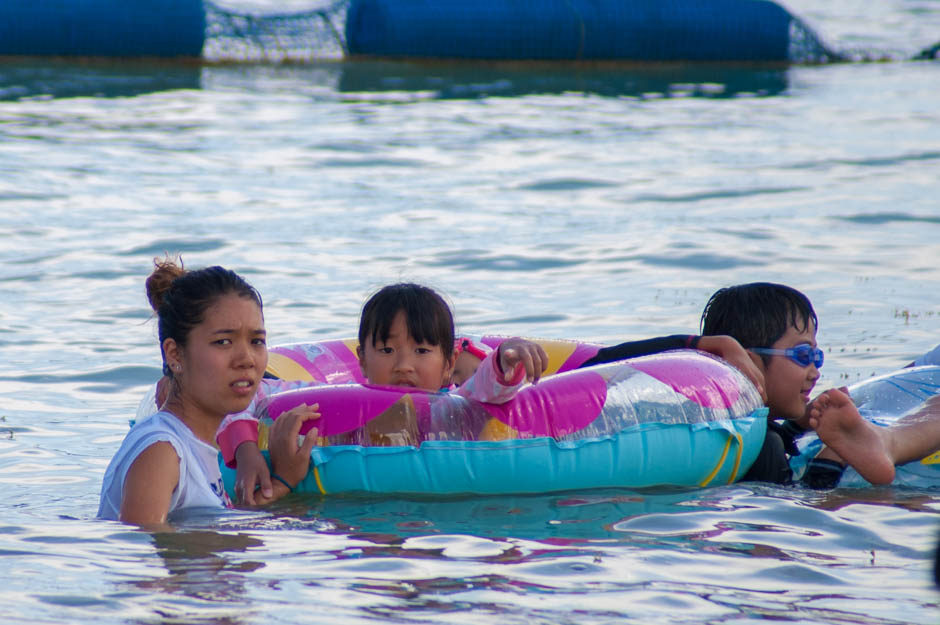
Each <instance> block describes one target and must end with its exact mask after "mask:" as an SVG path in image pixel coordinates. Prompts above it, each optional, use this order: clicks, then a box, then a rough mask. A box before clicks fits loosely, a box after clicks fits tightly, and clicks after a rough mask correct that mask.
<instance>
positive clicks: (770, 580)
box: [0, 0, 940, 625]
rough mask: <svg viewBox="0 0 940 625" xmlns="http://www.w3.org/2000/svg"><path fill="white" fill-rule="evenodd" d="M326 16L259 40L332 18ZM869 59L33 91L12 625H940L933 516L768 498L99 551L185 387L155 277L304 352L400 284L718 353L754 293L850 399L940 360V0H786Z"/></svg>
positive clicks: (214, 531)
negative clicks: (101, 505) (217, 286)
mask: <svg viewBox="0 0 940 625" xmlns="http://www.w3.org/2000/svg"><path fill="white" fill-rule="evenodd" d="M310 5H311V3H304V2H302V1H301V0H296V1H294V2H291V3H289V4H288V3H282V2H277V3H275V2H274V1H273V0H267V1H261V0H256V1H254V2H252V3H248V2H240V0H226V2H225V6H226V7H229V8H234V9H243V10H247V9H249V8H251V9H255V10H266V9H267V10H274V9H277V10H285V7H286V8H290V9H298V10H301V9H304V8H306V7H308V6H310ZM787 6H788V7H789V8H790V9H792V10H793V11H794V12H795V13H797V14H798V15H800V16H802V17H803V18H804V19H805V20H806V21H807V23H808V24H810V26H811V27H812V28H813V29H815V30H816V32H817V33H818V34H819V35H820V36H821V37H822V38H823V40H824V41H825V42H826V43H827V44H828V45H830V46H831V47H832V48H834V49H836V50H840V51H845V52H847V53H852V54H853V55H855V56H856V57H858V58H883V59H885V60H884V61H882V62H858V63H844V64H833V65H820V66H792V67H721V66H719V67H715V66H680V65H670V66H655V67H649V66H629V67H625V66H591V67H584V66H563V67H558V66H524V65H522V66H520V65H515V66H509V67H506V66H499V65H484V66H480V65H473V64H461V65H454V64H447V63H435V64H403V63H377V62H370V63H364V62H363V63H353V62H341V61H337V60H324V61H312V62H307V63H300V64H289V65H274V64H264V63H260V64H257V63H252V64H237V63H234V64H233V63H222V64H205V65H186V66H180V65H173V64H165V63H109V64H100V63H99V64H95V63H90V64H89V63H69V62H65V61H61V60H58V61H53V60H28V61H27V60H19V61H11V60H7V61H4V62H3V63H2V64H0V483H2V485H3V492H4V497H3V503H2V504H0V563H2V565H0V621H2V622H5V623H6V622H9V623H66V622H67V623H89V624H90V623H96V624H98V623H148V624H149V623H207V624H208V623H211V624H226V625H228V624H246V625H247V624H254V623H307V622H318V623H366V622H373V623H374V622H381V623H384V622H396V623H418V622H422V623H425V622H435V623H467V624H470V623H552V624H556V623H579V624H581V623H614V622H617V623H623V622H628V623H716V624H717V623H722V624H726V623H736V624H737V623H752V622H758V621H765V620H774V621H785V622H794V623H838V624H843V623H864V624H866V625H870V624H879V625H880V624H891V625H894V624H900V623H905V624H908V623H912V624H921V623H923V624H935V623H937V619H938V614H940V611H938V608H940V592H938V590H937V588H936V587H935V586H934V585H933V584H932V581H931V570H930V567H931V561H930V558H931V557H932V554H933V549H934V548H935V546H936V542H937V538H938V530H940V519H938V515H940V496H938V494H937V491H935V490H917V489H900V488H877V489H876V488H869V489H838V490H835V491H831V492H811V491H806V490H803V489H799V488H777V487H772V486H767V485H760V484H747V483H739V484H733V485H724V486H717V487H712V488H706V489H699V490H690V491H675V490H656V491H650V492H634V491H627V490H615V491H589V492H577V493H563V494H555V495H549V496H546V495H533V496H518V497H501V498H463V499H447V500H435V499H404V500H403V499H374V498H373V499H370V498H331V499H318V498H296V499H291V500H286V501H284V502H281V503H279V504H278V505H276V506H274V507H272V508H270V509H267V510H259V511H239V512H235V513H232V514H231V515H226V516H223V517H221V518H220V517H218V516H210V517H197V516H194V517H193V518H189V519H186V520H184V521H182V522H181V523H180V524H179V531H177V532H174V533H171V534H162V535H156V536H154V535H150V534H147V533H144V532H140V531H138V530H136V529H134V528H132V527H129V526H124V525H121V524H118V523H111V522H102V521H98V520H96V519H95V518H94V516H95V513H96V510H97V501H98V491H99V488H100V483H101V477H102V474H103V472H104V468H105V466H106V465H107V462H108V460H109V459H110V457H111V455H112V454H113V452H114V451H115V450H116V448H117V446H118V444H119V442H120V440H121V438H122V437H123V435H124V433H125V432H126V430H127V422H128V419H129V418H131V417H132V416H133V414H134V410H135V408H136V405H137V402H138V400H139V399H140V397H141V396H142V394H143V393H144V391H145V389H146V387H147V386H148V385H149V384H151V383H152V382H153V380H154V379H155V378H156V376H158V375H159V352H158V348H157V344H156V338H155V329H154V326H153V323H152V321H150V313H149V309H148V307H147V302H146V299H145V296H144V288H143V284H144V279H145V278H146V276H147V274H148V272H149V268H150V266H151V265H150V263H151V261H152V259H153V258H154V257H155V256H162V255H163V254H164V253H165V252H170V253H180V254H182V257H183V259H184V261H185V262H186V263H187V264H188V265H190V266H193V267H196V266H202V265H207V264H223V265H226V266H229V267H232V268H234V269H236V270H237V271H239V272H241V273H243V274H244V275H245V276H246V277H248V279H249V280H250V281H251V282H252V283H253V284H254V285H255V286H256V287H258V288H259V290H260V291H261V293H262V295H263V296H264V298H265V315H266V322H267V326H268V330H269V334H270V340H271V342H272V343H281V342H290V341H298V340H316V339H320V338H332V337H337V336H349V335H351V334H353V333H354V331H355V328H356V322H357V317H358V312H359V307H360V306H361V304H362V302H363V301H364V299H365V297H366V296H367V295H368V294H370V293H371V292H372V291H373V290H374V289H376V288H377V287H379V286H381V285H382V284H385V283H387V282H389V281H397V280H416V281H421V282H425V283H428V284H431V285H432V286H434V287H436V288H438V289H439V290H441V291H442V292H443V293H445V294H446V295H447V297H448V299H449V300H450V301H451V302H452V304H453V306H454V309H455V312H456V315H457V319H458V324H459V326H460V328H461V329H463V330H465V331H468V332H499V333H510V334H525V335H530V336H541V337H551V338H554V337H563V338H577V339H583V340H592V341H601V342H615V341H619V340H624V339H631V338H644V337H649V336H657V335H662V334H670V333H676V332H693V331H695V330H697V328H698V319H699V315H700V312H701V309H702V306H703V305H704V303H705V301H706V300H707V298H708V296H709V295H710V294H711V293H712V292H713V291H714V290H716V289H717V288H720V287H722V286H726V285H730V284H735V283H740V282H745V281H752V280H772V281H780V282H786V283H788V284H791V285H793V286H796V287H797V288H799V289H801V290H803V291H804V292H806V293H807V294H808V295H809V296H810V297H811V298H812V300H813V302H814V303H815V305H816V308H817V312H818V313H819V316H820V330H819V341H820V344H821V345H822V346H824V348H825V349H826V365H825V367H824V368H823V371H822V374H823V375H822V378H821V379H820V382H819V385H818V388H819V389H824V388H828V387H832V386H840V385H843V384H847V383H851V382H854V381H857V380H860V379H864V378H866V377H869V376H871V375H873V374H876V373H883V372H886V371H889V370H891V369H894V368H898V367H900V366H903V365H905V364H907V363H909V362H910V361H911V360H912V359H913V358H914V357H915V356H917V355H918V354H920V353H922V352H924V351H926V350H928V349H930V348H932V347H933V346H935V345H937V344H938V343H940V300H938V295H937V293H938V292H940V266H938V265H940V263H938V261H940V177H938V174H937V172H938V171H940V107H938V106H937V102H938V97H937V96H938V93H940V64H938V62H936V61H933V62H924V61H921V62H913V61H909V60H906V59H909V58H910V57H912V56H914V55H915V54H917V53H918V51H920V50H922V49H925V48H927V47H929V46H931V45H933V44H934V43H936V42H937V40H938V39H940V2H937V1H936V0H917V1H914V0H904V1H902V0H894V1H891V2H882V3H877V4H876V5H872V4H870V3H863V2H861V1H859V0H840V1H837V2H830V3H811V2H808V1H805V0H799V1H798V2H789V3H788V4H787Z"/></svg>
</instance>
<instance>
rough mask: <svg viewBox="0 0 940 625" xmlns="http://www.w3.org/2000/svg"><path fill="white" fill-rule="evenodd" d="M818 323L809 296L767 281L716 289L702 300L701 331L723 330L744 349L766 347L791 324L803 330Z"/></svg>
mask: <svg viewBox="0 0 940 625" xmlns="http://www.w3.org/2000/svg"><path fill="white" fill-rule="evenodd" d="M811 323H812V325H813V326H814V327H816V328H818V327H819V320H818V319H817V318H816V311H814V310H813V305H812V304H811V303H810V301H809V298H808V297H806V296H805V295H803V294H802V293H800V292H799V291H797V290H796V289H794V288H792V287H789V286H786V285H783V284H774V283H771V282H751V283H750V284H739V285H737V286H729V287H727V288H724V289H719V290H718V291H716V292H715V294H714V295H712V296H711V298H710V299H709V300H708V303H707V304H705V310H704V311H703V312H702V334H703V335H717V334H727V335H728V336H731V337H734V338H735V339H737V341H738V342H739V343H740V344H741V346H742V347H744V348H745V349H747V348H750V347H770V346H771V345H773V344H774V343H775V342H777V341H778V340H779V339H780V337H781V336H783V335H784V334H786V332H787V330H788V329H789V328H791V327H793V328H796V329H797V330H798V331H800V332H803V331H804V330H806V329H807V328H809V327H810V324H811Z"/></svg>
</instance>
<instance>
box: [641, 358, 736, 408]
mask: <svg viewBox="0 0 940 625" xmlns="http://www.w3.org/2000/svg"><path fill="white" fill-rule="evenodd" d="M628 364H629V365H630V366H631V367H633V368H634V369H636V370H638V371H642V372H643V373H645V374H647V375H649V376H651V377H653V378H656V379H657V380H659V381H660V382H663V383H664V384H668V385H669V386H671V387H672V389H673V390H674V391H676V392H677V393H681V394H682V395H683V396H685V397H688V398H689V399H691V400H692V401H694V402H695V403H696V404H698V405H700V406H705V407H706V408H730V407H731V406H733V405H734V404H735V402H737V401H738V397H739V396H740V389H739V386H740V378H739V377H738V376H736V375H735V373H734V371H732V370H731V369H730V367H729V366H728V365H725V364H722V363H721V362H719V361H718V360H716V359H714V358H712V357H710V356H705V355H704V354H700V353H697V352H692V351H681V352H666V353H664V354H657V355H655V356H643V357H642V358H635V359H633V360H630V361H629V363H628Z"/></svg>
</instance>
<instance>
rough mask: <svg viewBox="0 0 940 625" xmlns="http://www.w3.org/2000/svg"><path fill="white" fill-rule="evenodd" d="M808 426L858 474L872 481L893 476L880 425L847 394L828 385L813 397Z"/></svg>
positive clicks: (875, 481) (882, 480) (888, 482)
mask: <svg viewBox="0 0 940 625" xmlns="http://www.w3.org/2000/svg"><path fill="white" fill-rule="evenodd" d="M809 424H810V426H811V427H812V428H813V429H814V430H816V434H817V435H818V436H819V439H820V440H821V441H822V442H824V443H825V444H826V445H828V446H829V447H831V448H832V450H833V451H835V452H836V453H837V454H839V456H840V457H841V458H842V459H843V460H844V461H845V462H847V463H848V464H850V465H851V466H852V467H853V468H854V469H855V470H856V471H858V473H859V475H861V476H862V477H863V478H865V479H866V480H868V481H869V482H871V483H872V484H890V483H891V482H892V481H893V480H894V462H893V461H892V460H891V456H890V455H889V453H888V448H887V444H886V441H885V438H884V432H883V429H884V428H880V427H878V426H877V425H874V424H871V423H869V422H868V421H866V420H865V419H863V418H862V415H860V414H859V413H858V409H857V408H856V407H855V404H854V403H852V400H851V399H850V398H849V396H848V395H846V394H845V393H843V392H842V391H840V390H837V389H830V390H828V391H826V392H825V393H823V394H822V395H820V396H819V397H817V398H816V401H815V404H814V406H813V409H812V410H811V411H810V417H809Z"/></svg>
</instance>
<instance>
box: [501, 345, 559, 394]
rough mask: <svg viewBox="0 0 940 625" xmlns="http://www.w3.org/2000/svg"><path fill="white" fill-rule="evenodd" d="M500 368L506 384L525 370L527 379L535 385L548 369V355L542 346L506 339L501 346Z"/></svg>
mask: <svg viewBox="0 0 940 625" xmlns="http://www.w3.org/2000/svg"><path fill="white" fill-rule="evenodd" d="M497 356H498V357H499V368H500V370H501V371H502V372H503V376H504V379H505V381H506V382H511V381H512V380H514V379H515V378H516V376H517V375H518V374H517V372H516V370H517V369H518V368H520V367H522V368H524V369H525V379H526V380H527V381H529V382H531V383H533V384H535V383H536V382H538V381H539V378H541V377H542V373H543V372H544V371H545V369H546V368H547V367H548V355H547V354H546V353H545V350H544V349H542V346H541V345H539V344H537V343H533V342H532V341H528V340H526V339H521V338H511V339H506V340H505V341H503V342H502V343H500V344H499V354H497Z"/></svg>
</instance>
